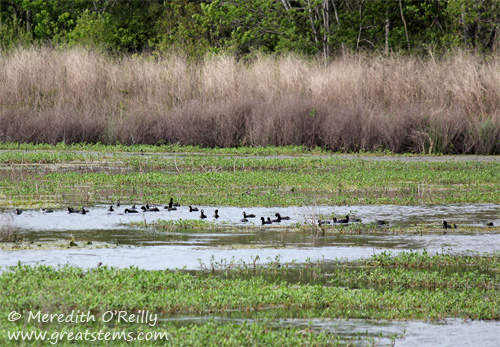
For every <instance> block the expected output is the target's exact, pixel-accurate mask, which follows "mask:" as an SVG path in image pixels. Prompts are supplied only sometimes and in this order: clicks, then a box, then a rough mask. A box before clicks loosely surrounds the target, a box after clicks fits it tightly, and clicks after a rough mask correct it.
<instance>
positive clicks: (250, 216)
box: [243, 211, 255, 218]
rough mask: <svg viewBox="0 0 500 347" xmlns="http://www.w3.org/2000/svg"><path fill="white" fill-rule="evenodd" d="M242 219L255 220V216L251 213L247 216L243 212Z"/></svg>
mask: <svg viewBox="0 0 500 347" xmlns="http://www.w3.org/2000/svg"><path fill="white" fill-rule="evenodd" d="M243 218H255V215H254V214H253V213H251V214H247V213H246V212H245V211H243Z"/></svg>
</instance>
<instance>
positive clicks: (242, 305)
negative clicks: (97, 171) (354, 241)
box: [0, 252, 500, 346]
mask: <svg viewBox="0 0 500 347" xmlns="http://www.w3.org/2000/svg"><path fill="white" fill-rule="evenodd" d="M499 270H500V257H499V256H498V254H490V255H483V256H477V255H476V256H473V255H461V256H451V255H447V254H435V255H431V254H428V253H426V252H423V253H402V254H400V255H398V256H396V257H392V256H391V255H390V254H387V253H384V254H381V255H377V256H373V257H372V258H370V259H366V260H361V261H357V262H354V263H349V262H345V261H338V262H336V263H335V264H333V265H332V264H325V263H321V262H318V263H309V264H306V265H305V266H303V267H298V268H297V267H296V266H294V265H293V264H281V263H280V262H279V260H276V261H275V262H272V263H271V264H270V265H269V267H260V266H257V267H255V266H252V264H248V265H245V264H239V265H238V266H231V267H230V268H229V267H227V268H220V269H217V270H214V271H213V272H211V273H210V274H209V273H198V274H189V273H184V272H175V271H168V270H166V271H147V270H139V269H136V268H128V269H113V268H107V267H99V268H94V269H90V270H88V271H86V270H83V269H80V268H76V267H60V268H52V267H46V266H39V267H35V268H33V267H27V266H17V267H13V268H11V269H10V270H9V271H7V272H4V273H2V274H1V275H0V290H1V292H2V294H3V295H2V296H1V297H0V304H1V305H0V306H1V307H2V311H1V313H0V315H1V317H0V320H1V322H2V328H3V330H2V332H1V334H0V339H1V340H2V341H4V342H5V341H7V336H6V331H7V330H15V329H25V330H27V329H38V330H47V331H51V332H54V331H57V330H58V329H61V328H64V329H65V330H68V331H74V332H78V331H84V330H85V329H104V330H105V331H120V330H132V331H133V332H134V334H137V333H138V332H139V331H143V330H144V331H153V332H154V331H168V332H169V336H170V341H171V344H172V345H179V346H182V345H196V344H198V345H199V343H200V342H204V344H215V343H218V342H220V343H226V345H253V344H266V343H270V342H271V341H272V343H273V344H274V345H281V344H289V343H291V344H297V345H322V346H324V345H337V344H341V345H346V344H347V343H348V342H346V341H341V340H340V339H339V338H338V337H336V336H332V335H331V334H325V333H317V332H313V331H307V330H306V331H300V332H299V331H298V330H297V329H295V330H294V329H290V328H284V329H270V327H269V324H270V321H269V320H268V319H267V318H266V317H267V315H266V312H267V311H269V310H270V309H273V308H275V309H280V310H281V311H282V312H283V315H284V316H285V317H286V316H287V312H289V311H290V310H295V309H300V310H301V316H302V317H303V318H308V319H312V318H323V319H333V318H341V319H349V318H372V319H388V320H401V319H423V320H427V319H431V320H441V319H445V318H447V317H460V318H464V319H486V320H498V319H500V311H499V309H498V307H499V304H500V290H499V289H500V288H499V287H498V283H499V279H500V277H499V276H500V272H499ZM292 272H295V273H296V274H300V275H301V276H302V280H300V279H299V280H298V281H297V276H295V277H293V280H291V277H290V276H289V274H290V273H292ZM308 279H310V280H308ZM19 293H22V295H19ZM13 310H15V311H17V312H21V313H22V314H23V318H22V319H21V320H19V321H18V322H16V323H9V322H8V321H7V317H6V316H7V314H8V313H9V312H10V311H13ZM72 310H80V311H81V312H87V311H88V312H90V313H91V314H93V315H94V316H96V317H98V316H102V315H103V314H104V313H105V312H107V311H110V310H118V311H120V310H123V311H127V312H137V311H138V310H146V311H147V310H149V312H154V313H157V314H159V315H160V316H161V317H163V316H165V315H174V317H175V315H182V314H186V313H197V314H208V313H217V312H219V313H221V312H225V311H252V312H253V317H254V318H255V319H256V321H253V323H245V324H244V325H238V324H234V323H231V322H226V323H214V322H209V323H208V324H204V325H201V326H198V325H190V326H184V327H182V328H180V327H178V326H176V325H175V324H173V323H172V321H160V322H159V323H158V324H156V325H155V326H152V327H151V326H147V325H146V324H142V325H141V324H124V323H123V322H121V323H120V322H117V321H116V320H114V321H112V322H111V323H108V324H104V323H102V322H99V320H97V321H96V322H90V323H84V324H78V325H76V324H68V323H61V324H38V323H36V322H35V323H33V322H31V323H27V322H26V316H27V315H28V314H29V312H30V311H31V312H34V313H36V312H37V311H43V313H59V314H60V313H66V314H69V313H71V311H72ZM290 312H291V311H290ZM271 320H272V319H271ZM211 329H213V331H212V333H210V331H211ZM243 332H244V333H243ZM134 336H135V335H134ZM221 338H222V340H221V341H218V339H221ZM266 341H268V342H266ZM26 345H28V344H26ZM62 345H66V343H63V344H62Z"/></svg>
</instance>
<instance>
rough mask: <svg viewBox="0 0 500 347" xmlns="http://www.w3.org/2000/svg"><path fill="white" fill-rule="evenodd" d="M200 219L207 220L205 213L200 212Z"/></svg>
mask: <svg viewBox="0 0 500 347" xmlns="http://www.w3.org/2000/svg"><path fill="white" fill-rule="evenodd" d="M200 218H201V219H205V218H207V216H206V215H205V211H203V210H201V215H200Z"/></svg>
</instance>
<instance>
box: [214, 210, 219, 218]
mask: <svg viewBox="0 0 500 347" xmlns="http://www.w3.org/2000/svg"><path fill="white" fill-rule="evenodd" d="M214 218H215V219H217V218H219V210H215V214H214Z"/></svg>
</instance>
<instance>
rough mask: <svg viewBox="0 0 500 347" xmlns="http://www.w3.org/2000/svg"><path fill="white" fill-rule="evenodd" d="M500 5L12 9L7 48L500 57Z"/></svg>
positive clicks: (127, 4)
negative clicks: (458, 52) (457, 52)
mask: <svg viewBox="0 0 500 347" xmlns="http://www.w3.org/2000/svg"><path fill="white" fill-rule="evenodd" d="M499 23H500V0H394V1H385V0H252V1H248V0H212V1H199V0H198V1H194V0H193V1H190V0H170V1H166V0H143V1H118V0H67V1H61V0H2V1H1V2H0V46H1V47H3V48H4V49H5V48H6V49H9V48H12V47H15V46H17V45H30V44H50V45H70V46H74V45H84V46H90V47H100V48H102V49H106V50H109V51H114V52H141V51H144V50H150V51H151V50H158V51H168V50H172V49H175V50H183V51H185V52H186V53H187V54H189V55H190V56H202V55H203V54H205V53H206V52H208V51H214V52H219V51H229V52H233V53H235V54H237V55H239V56H248V55H252V54H255V53H257V52H268V53H281V52H288V51H293V52H298V53H302V54H310V55H321V56H324V57H326V58H328V57H329V56H332V55H340V54H345V53H346V52H347V51H351V52H356V51H359V50H369V51H381V52H386V53H388V52H390V51H398V52H401V51H403V52H417V53H420V52H425V51H427V50H433V51H434V50H449V49H453V48H456V47H460V48H463V49H468V50H473V51H475V52H494V51H497V50H498V48H499V42H500V41H499Z"/></svg>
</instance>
